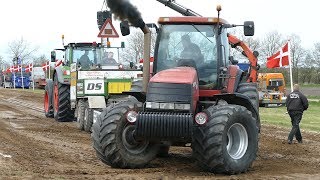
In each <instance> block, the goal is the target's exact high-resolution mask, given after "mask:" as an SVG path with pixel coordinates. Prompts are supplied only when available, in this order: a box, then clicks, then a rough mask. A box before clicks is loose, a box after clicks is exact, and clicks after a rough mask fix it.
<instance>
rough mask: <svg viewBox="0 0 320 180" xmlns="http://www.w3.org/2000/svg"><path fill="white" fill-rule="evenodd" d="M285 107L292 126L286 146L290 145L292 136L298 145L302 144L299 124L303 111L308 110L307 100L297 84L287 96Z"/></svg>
mask: <svg viewBox="0 0 320 180" xmlns="http://www.w3.org/2000/svg"><path fill="white" fill-rule="evenodd" d="M286 106H287V111H288V113H289V115H290V118H291V124H292V129H291V131H290V133H289V136H288V144H292V140H293V137H294V136H295V137H296V140H297V141H298V143H302V135H301V132H300V127H299V123H300V121H301V119H302V115H303V111H305V110H307V109H308V107H309V103H308V99H307V98H306V97H305V96H304V95H303V94H302V93H301V92H300V91H299V85H298V84H295V85H294V87H293V91H292V92H291V93H290V94H289V95H288V96H287V99H286Z"/></svg>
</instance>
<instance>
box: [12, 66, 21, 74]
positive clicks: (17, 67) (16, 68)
mask: <svg viewBox="0 0 320 180" xmlns="http://www.w3.org/2000/svg"><path fill="white" fill-rule="evenodd" d="M21 69H22V67H21V66H20V65H18V66H14V67H13V71H14V72H20V71H21Z"/></svg>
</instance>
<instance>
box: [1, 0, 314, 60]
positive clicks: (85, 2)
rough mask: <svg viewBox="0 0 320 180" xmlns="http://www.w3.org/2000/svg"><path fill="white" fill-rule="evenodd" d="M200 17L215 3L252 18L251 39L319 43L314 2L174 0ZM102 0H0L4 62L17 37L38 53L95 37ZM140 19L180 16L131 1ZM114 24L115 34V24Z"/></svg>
mask: <svg viewBox="0 0 320 180" xmlns="http://www.w3.org/2000/svg"><path fill="white" fill-rule="evenodd" d="M176 1H177V2H178V3H180V4H183V5H184V6H186V7H189V8H191V9H193V10H194V11H196V12H198V13H199V14H202V15H203V16H216V15H217V12H216V10H215V9H216V5H217V4H221V5H222V12H221V17H222V18H224V19H226V20H227V21H228V22H229V23H232V24H241V23H243V21H246V20H253V21H254V22H255V25H256V35H255V37H259V38H262V37H263V36H264V35H265V34H266V33H267V32H270V31H273V30H277V31H278V32H280V33H281V34H283V35H284V36H286V35H290V34H292V33H295V34H297V35H299V36H300V37H301V39H302V46H303V47H306V48H312V45H313V43H315V42H320V36H317V33H318V31H319V25H318V22H317V21H316V18H317V13H318V8H319V5H320V3H319V2H318V1H314V0H312V1H311V0H307V1H306V2H302V1H298V0H241V1H235V0H216V1H215V0H176ZM102 2H103V0H54V1H48V0H10V1H1V2H0V23H1V33H0V39H1V41H0V56H2V57H4V59H5V60H9V55H8V54H7V51H8V43H9V42H11V41H13V40H18V39H20V38H21V37H23V38H24V39H25V40H26V41H28V42H29V43H31V44H32V45H33V46H38V47H39V51H38V54H45V55H46V56H47V57H49V52H50V50H51V49H53V48H60V47H61V46H62V44H61V35H62V34H64V35H65V40H66V42H75V41H82V42H92V41H97V42H99V41H100V40H99V39H98V38H97V34H98V33H99V31H98V28H97V24H96V12H97V11H98V10H101V8H102ZM131 2H132V4H135V5H136V6H137V7H138V9H139V11H140V12H141V14H142V16H143V18H144V19H145V21H146V22H156V21H157V19H158V17H159V16H180V14H178V13H176V12H174V11H173V10H170V9H169V8H167V7H165V6H164V5H162V4H160V3H158V2H156V1H155V0H131ZM114 26H115V27H116V28H117V30H118V33H119V34H120V32H119V26H118V23H116V22H114Z"/></svg>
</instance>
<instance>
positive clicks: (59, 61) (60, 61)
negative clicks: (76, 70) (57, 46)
mask: <svg viewBox="0 0 320 180" xmlns="http://www.w3.org/2000/svg"><path fill="white" fill-rule="evenodd" d="M61 64H62V60H61V59H60V60H59V59H58V60H56V62H55V63H54V67H58V66H60V65H61Z"/></svg>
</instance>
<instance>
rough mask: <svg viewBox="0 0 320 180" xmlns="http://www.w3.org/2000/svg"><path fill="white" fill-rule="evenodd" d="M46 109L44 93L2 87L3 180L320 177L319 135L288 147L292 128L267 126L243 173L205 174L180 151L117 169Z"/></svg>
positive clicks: (186, 150) (73, 128)
mask: <svg viewBox="0 0 320 180" xmlns="http://www.w3.org/2000/svg"><path fill="white" fill-rule="evenodd" d="M14 100H19V103H14ZM26 106H28V107H26ZM30 107H35V108H32V109H30ZM42 107H43V104H42V94H33V93H31V92H23V93H22V91H16V90H9V89H0V179H174V178H177V179H191V178H196V179H203V178H206V179H209V178H210V179H211V178H218V179H297V178H298V179H306V178H310V179H320V138H319V137H320V136H319V133H307V132H303V137H304V143H303V144H292V145H288V144H285V143H283V142H284V140H285V139H286V137H287V133H288V132H289V129H282V128H278V127H274V126H266V125H264V124H263V125H262V130H261V134H260V143H259V153H258V157H257V160H256V161H255V162H254V164H253V166H252V168H251V169H250V170H249V171H248V172H247V173H245V174H240V175H233V176H224V175H215V174H212V173H207V172H203V171H201V170H200V169H199V168H198V167H197V166H196V163H195V161H194V159H192V157H191V149H190V148H179V147H173V148H171V149H170V157H168V158H158V159H155V160H154V161H152V162H151V164H150V165H149V166H148V167H147V168H145V169H135V170H130V169H113V168H110V167H109V166H107V165H105V164H103V163H102V162H101V161H100V160H98V159H97V158H96V155H95V152H94V150H93V148H92V146H91V139H90V134H87V133H85V132H82V131H80V130H78V129H77V128H76V124H75V123H58V122H56V121H54V119H48V118H45V117H44V114H43V113H42V111H41V109H42Z"/></svg>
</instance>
